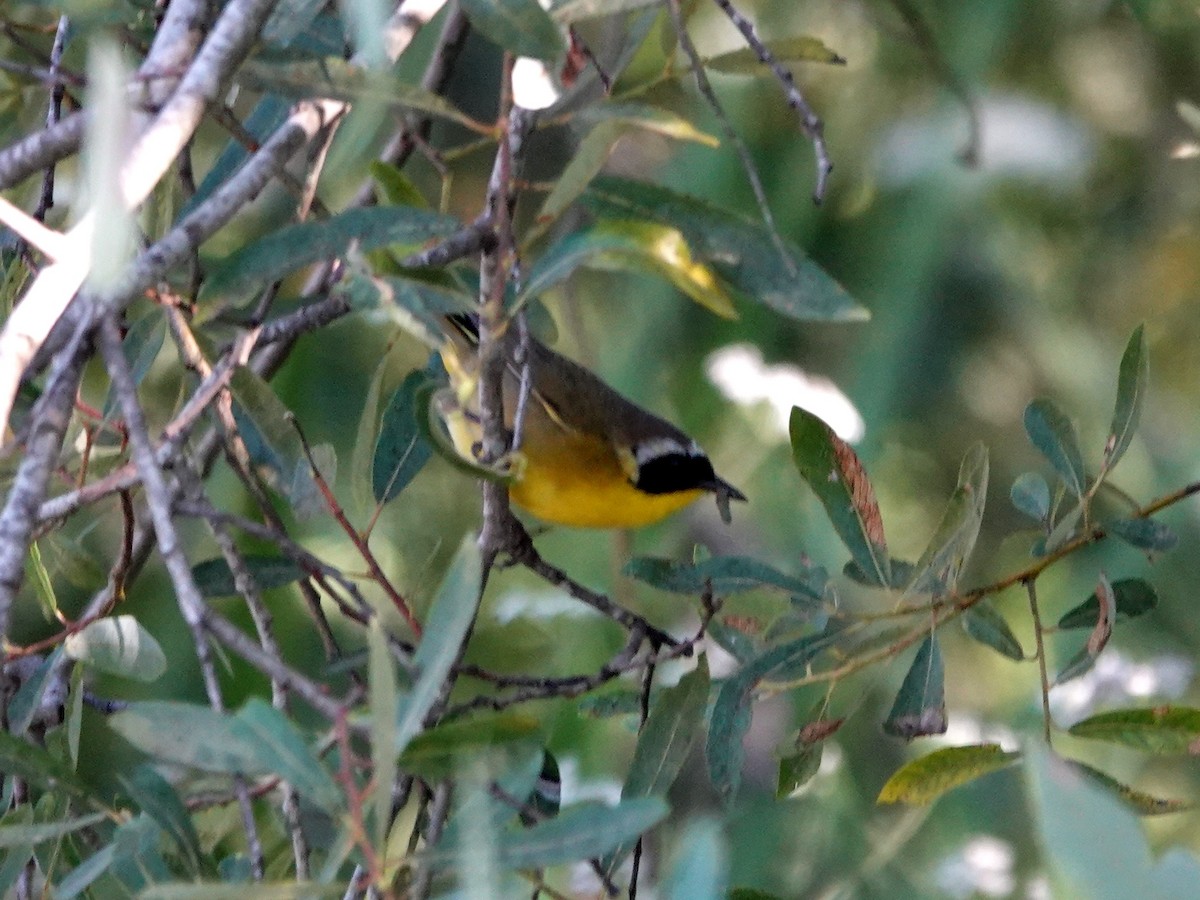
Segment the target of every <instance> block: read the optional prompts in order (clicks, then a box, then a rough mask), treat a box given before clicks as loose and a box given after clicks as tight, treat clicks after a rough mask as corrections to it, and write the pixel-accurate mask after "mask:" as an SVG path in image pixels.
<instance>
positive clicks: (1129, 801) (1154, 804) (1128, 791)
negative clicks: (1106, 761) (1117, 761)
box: [1068, 760, 1196, 816]
mask: <svg viewBox="0 0 1200 900" xmlns="http://www.w3.org/2000/svg"><path fill="white" fill-rule="evenodd" d="M1068 762H1069V763H1070V764H1071V767H1072V768H1074V769H1077V770H1078V771H1080V772H1082V773H1083V774H1084V775H1086V776H1087V777H1088V778H1090V779H1091V780H1092V781H1094V782H1096V783H1097V784H1099V785H1101V786H1102V787H1105V788H1107V789H1108V790H1110V791H1112V792H1113V793H1114V794H1116V795H1117V796H1118V797H1119V798H1120V799H1121V800H1123V801H1124V802H1125V805H1126V806H1128V807H1129V808H1130V809H1132V810H1133V811H1134V812H1135V813H1137V814H1138V815H1140V816H1162V815H1166V814H1167V813H1173V812H1182V811H1183V810H1185V809H1192V808H1193V807H1194V806H1195V805H1196V804H1195V803H1193V802H1191V801H1188V800H1174V799H1168V798H1165V797H1155V796H1154V795H1152V794H1147V793H1145V792H1144V791H1139V790H1137V789H1136V788H1132V787H1130V786H1129V785H1127V784H1124V783H1123V782H1120V781H1117V780H1116V779H1115V778H1113V777H1112V776H1111V775H1108V774H1106V773H1104V772H1101V771H1100V770H1099V769H1093V768H1092V767H1091V766H1089V765H1087V764H1086V763H1081V762H1079V761H1078V760H1068Z"/></svg>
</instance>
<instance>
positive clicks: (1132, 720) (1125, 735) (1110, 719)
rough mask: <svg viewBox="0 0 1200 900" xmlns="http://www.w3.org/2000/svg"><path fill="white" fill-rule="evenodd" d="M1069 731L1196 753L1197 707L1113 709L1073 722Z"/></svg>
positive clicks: (1199, 750)
mask: <svg viewBox="0 0 1200 900" xmlns="http://www.w3.org/2000/svg"><path fill="white" fill-rule="evenodd" d="M1069 730H1070V732H1071V734H1073V735H1075V736H1076V737H1081V738H1089V739H1091V740H1097V741H1107V742H1109V743H1110V744H1122V745H1124V746H1126V747H1133V748H1135V749H1137V750H1142V751H1145V752H1147V753H1160V754H1174V753H1187V754H1190V755H1200V709H1193V708H1191V707H1186V706H1154V707H1150V708H1143V709H1116V710H1112V711H1110V712H1105V713H1099V714H1098V715H1094V716H1091V717H1090V718H1087V719H1084V720H1083V721H1082V722H1076V723H1075V724H1074V725H1072V726H1071V728H1070V729H1069Z"/></svg>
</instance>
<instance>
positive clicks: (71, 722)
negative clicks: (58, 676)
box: [0, 666, 84, 806]
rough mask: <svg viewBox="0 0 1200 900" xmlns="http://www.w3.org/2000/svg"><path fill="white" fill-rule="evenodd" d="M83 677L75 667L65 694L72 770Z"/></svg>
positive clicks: (80, 719) (76, 763)
mask: <svg viewBox="0 0 1200 900" xmlns="http://www.w3.org/2000/svg"><path fill="white" fill-rule="evenodd" d="M83 676H84V668H83V666H75V667H74V669H73V670H72V672H71V683H70V688H69V693H68V694H67V721H66V723H65V728H66V732H67V759H68V760H70V762H71V768H72V769H78V768H79V735H80V732H81V731H82V730H83ZM2 805H3V804H0V806H2Z"/></svg>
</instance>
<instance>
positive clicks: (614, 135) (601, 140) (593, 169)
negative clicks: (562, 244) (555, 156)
mask: <svg viewBox="0 0 1200 900" xmlns="http://www.w3.org/2000/svg"><path fill="white" fill-rule="evenodd" d="M626 131H627V129H626V127H625V125H624V124H623V123H621V122H599V123H598V124H597V125H596V126H595V127H594V128H592V129H591V130H590V131H589V132H588V133H587V134H586V135H584V137H583V139H582V140H581V141H580V142H579V146H578V147H576V148H575V153H574V155H573V156H572V157H571V160H570V162H568V163H567V164H566V166H564V167H563V170H562V174H561V175H559V176H558V180H557V181H555V182H554V187H552V188H551V189H550V193H548V194H547V195H546V199H545V200H543V201H542V208H541V209H540V210H538V215H537V218H538V222H539V223H541V224H546V223H548V222H552V221H554V220H555V219H557V218H558V217H559V216H561V215H562V214H563V213H564V212H565V211H566V209H567V207H569V206H570V205H571V204H572V203H574V202H575V200H577V199H578V198H579V195H580V194H582V193H583V192H584V190H586V189H587V186H588V185H589V184H590V183H591V181H592V179H593V178H595V177H596V176H597V175H599V174H600V172H601V171H602V170H603V169H604V164H605V163H607V162H608V157H609V155H610V154H611V153H612V149H613V147H614V146H616V143H617V141H619V140H620V139H621V137H622V136H623V135H624V134H625V133H626Z"/></svg>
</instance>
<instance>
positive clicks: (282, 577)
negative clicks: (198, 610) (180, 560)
mask: <svg viewBox="0 0 1200 900" xmlns="http://www.w3.org/2000/svg"><path fill="white" fill-rule="evenodd" d="M242 563H243V564H244V565H245V567H246V568H247V569H248V570H249V571H250V574H251V575H253V576H254V583H255V584H256V585H258V589H259V590H260V591H269V590H271V589H273V588H278V587H283V586H284V585H288V584H291V583H292V582H295V581H299V580H300V579H301V578H304V577H305V572H304V570H303V569H302V568H301V567H300V565H299V563H296V562H295V561H293V560H290V559H288V558H287V557H285V556H244V557H242ZM192 577H193V578H194V579H195V580H196V587H197V588H199V589H200V593H201V594H203V595H204V596H205V597H236V596H237V593H238V590H237V585H235V584H234V581H233V572H232V571H230V568H229V563H227V562H226V561H225V560H224V559H223V558H220V557H218V558H216V559H208V560H205V561H204V562H201V563H197V564H196V565H195V566H193V567H192Z"/></svg>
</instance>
